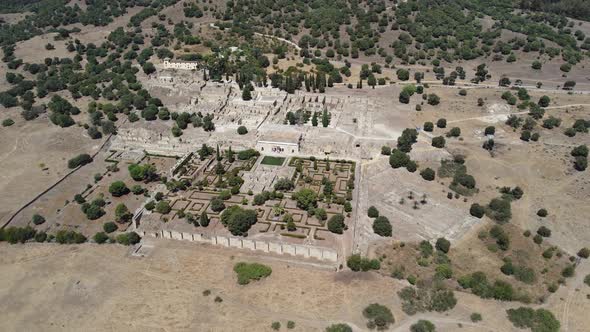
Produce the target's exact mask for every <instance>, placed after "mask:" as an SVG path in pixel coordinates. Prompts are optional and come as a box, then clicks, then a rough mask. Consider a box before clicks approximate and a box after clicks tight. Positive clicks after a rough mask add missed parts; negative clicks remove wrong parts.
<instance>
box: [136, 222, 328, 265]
mask: <svg viewBox="0 0 590 332" xmlns="http://www.w3.org/2000/svg"><path fill="white" fill-rule="evenodd" d="M137 233H138V234H139V235H141V236H142V237H143V236H151V237H159V238H164V239H171V240H182V241H190V242H201V243H210V244H213V245H218V246H222V247H231V248H236V249H247V250H254V251H261V252H265V253H275V254H281V255H290V256H298V257H303V258H315V259H319V260H323V261H328V262H332V263H336V262H337V261H338V253H337V252H336V250H333V249H329V248H322V247H315V246H308V245H300V244H287V243H280V242H269V241H261V240H250V239H244V238H239V237H233V236H213V237H208V236H206V235H203V234H200V233H196V234H195V233H188V232H177V231H168V230H161V231H157V232H145V231H141V230H138V231H137Z"/></svg>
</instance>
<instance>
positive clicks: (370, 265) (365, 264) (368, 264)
mask: <svg viewBox="0 0 590 332" xmlns="http://www.w3.org/2000/svg"><path fill="white" fill-rule="evenodd" d="M346 266H348V268H349V269H351V270H353V271H355V272H358V271H365V272H366V271H370V270H379V269H380V268H381V263H380V262H379V260H378V259H368V258H366V257H361V255H359V254H355V255H352V256H350V257H348V259H347V260H346Z"/></svg>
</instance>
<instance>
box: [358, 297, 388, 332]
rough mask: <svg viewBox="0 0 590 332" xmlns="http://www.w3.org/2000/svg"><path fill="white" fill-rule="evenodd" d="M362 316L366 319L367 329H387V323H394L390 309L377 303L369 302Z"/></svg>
mask: <svg viewBox="0 0 590 332" xmlns="http://www.w3.org/2000/svg"><path fill="white" fill-rule="evenodd" d="M363 316H364V317H365V318H366V319H368V322H367V327H368V328H369V329H371V330H372V329H375V328H376V329H377V330H380V331H381V330H387V329H388V328H389V325H391V324H393V323H395V318H394V317H393V313H391V310H390V309H389V308H388V307H386V306H384V305H381V304H379V303H372V304H369V305H368V306H367V307H366V308H365V309H364V310H363Z"/></svg>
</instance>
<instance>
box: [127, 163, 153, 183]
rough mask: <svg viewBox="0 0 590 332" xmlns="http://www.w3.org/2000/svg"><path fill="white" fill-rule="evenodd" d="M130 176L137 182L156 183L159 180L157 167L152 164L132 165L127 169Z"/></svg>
mask: <svg viewBox="0 0 590 332" xmlns="http://www.w3.org/2000/svg"><path fill="white" fill-rule="evenodd" d="M127 169H128V170H129V175H130V176H131V178H132V179H133V180H135V181H145V182H150V181H155V180H157V179H158V173H157V171H156V167H155V166H154V165H151V164H144V165H141V164H131V165H129V166H128V167H127Z"/></svg>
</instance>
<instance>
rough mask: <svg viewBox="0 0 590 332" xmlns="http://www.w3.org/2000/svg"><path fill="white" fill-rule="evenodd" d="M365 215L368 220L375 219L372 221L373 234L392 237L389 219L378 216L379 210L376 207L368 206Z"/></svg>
mask: <svg viewBox="0 0 590 332" xmlns="http://www.w3.org/2000/svg"><path fill="white" fill-rule="evenodd" d="M367 215H368V216H369V218H375V220H373V232H375V234H377V235H380V236H391V235H392V227H391V223H390V222H389V219H387V217H385V216H380V215H379V210H377V208H376V207H374V206H370V207H369V209H368V210H367Z"/></svg>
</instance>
